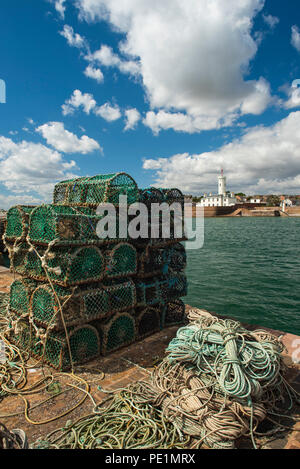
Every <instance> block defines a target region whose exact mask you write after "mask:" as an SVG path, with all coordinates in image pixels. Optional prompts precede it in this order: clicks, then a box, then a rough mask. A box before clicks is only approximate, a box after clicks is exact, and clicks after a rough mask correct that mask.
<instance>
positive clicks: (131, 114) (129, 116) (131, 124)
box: [124, 108, 141, 130]
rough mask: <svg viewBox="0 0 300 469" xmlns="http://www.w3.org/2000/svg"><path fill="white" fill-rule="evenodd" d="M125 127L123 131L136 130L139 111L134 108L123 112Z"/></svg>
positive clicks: (139, 116)
mask: <svg viewBox="0 0 300 469" xmlns="http://www.w3.org/2000/svg"><path fill="white" fill-rule="evenodd" d="M125 118H126V125H125V127H124V130H133V129H135V128H136V126H137V123H138V122H139V120H140V118H141V115H140V113H139V111H138V110H137V109H135V108H132V109H126V111H125Z"/></svg>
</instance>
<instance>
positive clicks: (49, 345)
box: [12, 321, 100, 371]
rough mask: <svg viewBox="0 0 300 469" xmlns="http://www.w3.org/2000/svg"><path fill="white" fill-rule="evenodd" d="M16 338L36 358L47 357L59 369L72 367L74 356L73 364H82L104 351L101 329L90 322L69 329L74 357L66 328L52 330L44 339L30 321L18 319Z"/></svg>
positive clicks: (49, 362) (13, 338) (15, 340)
mask: <svg viewBox="0 0 300 469" xmlns="http://www.w3.org/2000/svg"><path fill="white" fill-rule="evenodd" d="M44 333H46V330H45V331H44ZM12 340H13V342H15V343H16V344H17V345H18V346H19V347H20V348H22V349H23V350H25V351H27V352H29V353H30V354H31V356H33V357H34V358H36V359H43V361H44V362H45V363H47V364H48V365H50V366H52V367H54V368H55V369H57V370H59V371H66V370H68V369H70V368H71V360H72V363H73V365H79V364H82V363H85V362H87V361H89V360H92V359H93V358H96V357H98V356H99V355H100V340H99V334H98V331H97V329H96V328H95V327H93V326H91V325H88V324H85V325H83V326H80V327H77V328H73V329H70V330H69V343H70V349H71V360H70V354H69V349H68V346H67V340H66V336H65V334H64V333H63V332H55V331H50V332H48V335H47V337H46V339H44V343H43V341H41V340H40V339H39V338H37V337H36V336H35V333H34V330H33V329H32V328H31V327H30V326H29V324H28V323H27V322H25V321H24V322H20V323H18V326H17V331H16V333H15V334H14V336H13V337H12Z"/></svg>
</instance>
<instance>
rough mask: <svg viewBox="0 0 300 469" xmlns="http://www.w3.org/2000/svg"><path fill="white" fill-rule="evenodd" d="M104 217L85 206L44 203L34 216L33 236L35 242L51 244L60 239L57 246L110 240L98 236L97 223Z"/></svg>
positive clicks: (31, 233) (30, 223)
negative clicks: (94, 213)
mask: <svg viewBox="0 0 300 469" xmlns="http://www.w3.org/2000/svg"><path fill="white" fill-rule="evenodd" d="M101 219H102V217H100V216H97V215H93V214H91V210H89V209H85V208H84V207H80V208H74V207H69V206H64V205H63V206H60V205H41V206H39V207H37V208H35V209H34V210H33V211H32V213H31V215H30V219H29V238H30V241H31V242H32V243H33V244H48V243H50V242H51V241H53V240H57V242H56V245H84V244H101V243H103V242H104V241H105V242H108V241H110V240H107V239H105V240H103V239H100V238H99V237H98V235H97V232H96V229H97V223H98V222H99V221H100V220H101Z"/></svg>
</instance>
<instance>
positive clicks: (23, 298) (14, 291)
mask: <svg viewBox="0 0 300 469" xmlns="http://www.w3.org/2000/svg"><path fill="white" fill-rule="evenodd" d="M36 285H37V284H36V282H35V281H34V280H31V279H26V278H23V279H18V280H14V281H13V282H12V284H11V286H10V292H9V310H10V311H14V312H15V313H16V314H17V315H19V316H22V315H26V314H29V306H30V298H31V295H32V293H33V291H34V290H35V288H36Z"/></svg>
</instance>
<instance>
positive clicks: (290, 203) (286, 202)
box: [280, 199, 294, 212]
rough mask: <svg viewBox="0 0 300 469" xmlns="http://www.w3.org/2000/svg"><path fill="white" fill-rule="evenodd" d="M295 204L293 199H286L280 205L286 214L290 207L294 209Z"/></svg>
mask: <svg viewBox="0 0 300 469" xmlns="http://www.w3.org/2000/svg"><path fill="white" fill-rule="evenodd" d="M293 205H294V203H293V201H292V200H291V199H284V200H282V201H281V203H280V207H281V210H282V211H283V212H285V210H286V209H287V208H289V207H293Z"/></svg>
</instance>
